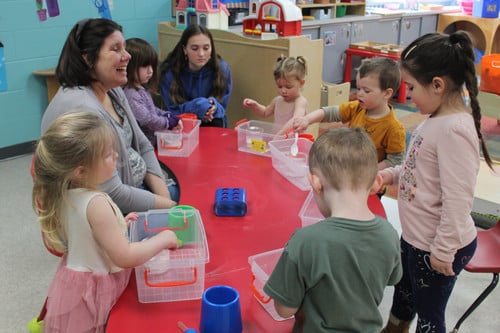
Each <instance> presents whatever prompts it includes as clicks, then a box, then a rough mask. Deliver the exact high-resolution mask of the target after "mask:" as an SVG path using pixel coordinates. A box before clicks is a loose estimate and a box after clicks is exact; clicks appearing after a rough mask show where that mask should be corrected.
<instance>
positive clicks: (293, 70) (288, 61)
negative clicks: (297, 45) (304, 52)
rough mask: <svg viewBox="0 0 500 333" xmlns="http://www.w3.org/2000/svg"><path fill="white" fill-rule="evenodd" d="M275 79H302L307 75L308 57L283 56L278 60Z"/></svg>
mask: <svg viewBox="0 0 500 333" xmlns="http://www.w3.org/2000/svg"><path fill="white" fill-rule="evenodd" d="M273 75H274V79H275V80H278V79H285V80H290V79H296V80H298V81H302V80H304V79H305V77H306V75H307V65H306V59H304V57H302V56H298V57H296V58H295V57H285V56H281V57H279V58H278V60H277V61H276V65H274V71H273Z"/></svg>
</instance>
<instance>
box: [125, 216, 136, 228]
mask: <svg viewBox="0 0 500 333" xmlns="http://www.w3.org/2000/svg"><path fill="white" fill-rule="evenodd" d="M138 218H139V215H138V214H137V213H136V212H132V213H128V214H127V215H126V216H125V223H127V228H128V227H129V226H130V223H132V221H137V219H138Z"/></svg>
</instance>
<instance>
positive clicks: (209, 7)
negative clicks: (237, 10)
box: [175, 0, 229, 30]
mask: <svg viewBox="0 0 500 333" xmlns="http://www.w3.org/2000/svg"><path fill="white" fill-rule="evenodd" d="M228 17H229V11H228V9H227V7H226V5H225V4H223V3H222V2H221V1H219V0H179V3H178V5H177V7H175V23H176V28H177V29H185V28H186V27H187V26H189V25H190V24H194V23H195V24H199V25H201V26H204V27H206V28H208V29H221V30H227V28H228Z"/></svg>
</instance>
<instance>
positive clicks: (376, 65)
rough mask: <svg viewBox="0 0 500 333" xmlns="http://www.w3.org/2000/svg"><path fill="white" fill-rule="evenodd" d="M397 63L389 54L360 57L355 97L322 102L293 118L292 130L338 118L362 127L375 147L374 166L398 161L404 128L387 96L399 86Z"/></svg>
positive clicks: (403, 148) (401, 155)
mask: <svg viewBox="0 0 500 333" xmlns="http://www.w3.org/2000/svg"><path fill="white" fill-rule="evenodd" d="M400 82H401V74H400V71H399V66H398V63H397V62H396V61H394V60H392V59H389V58H383V57H376V58H368V59H364V60H363V61H362V62H361V66H360V67H359V69H358V74H357V75H356V85H357V100H355V101H349V102H347V103H343V104H340V105H332V106H325V107H322V108H321V109H318V110H315V111H312V112H311V113H308V114H307V115H305V116H304V117H297V118H295V119H294V120H293V128H294V129H295V130H296V131H304V130H305V129H307V127H308V126H309V125H310V124H312V123H317V122H342V123H349V127H362V128H364V129H365V130H366V132H367V133H368V134H369V135H370V137H371V139H372V140H373V142H374V144H375V148H376V149H377V158H378V169H379V170H382V169H385V168H387V167H392V166H395V165H399V164H401V161H402V159H403V154H404V152H405V143H406V132H405V129H404V127H403V125H402V124H401V123H400V122H399V120H398V119H397V118H396V115H395V113H394V108H393V107H392V105H390V104H389V100H390V99H391V98H392V96H393V95H394V92H395V91H396V89H397V88H398V87H399V84H400Z"/></svg>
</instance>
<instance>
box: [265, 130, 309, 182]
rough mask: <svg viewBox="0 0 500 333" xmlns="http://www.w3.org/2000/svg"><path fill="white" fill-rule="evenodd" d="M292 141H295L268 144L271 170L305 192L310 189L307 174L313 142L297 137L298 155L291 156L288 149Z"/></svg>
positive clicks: (287, 140) (275, 141)
mask: <svg viewBox="0 0 500 333" xmlns="http://www.w3.org/2000/svg"><path fill="white" fill-rule="evenodd" d="M294 141H295V139H284V140H273V141H271V142H269V148H270V149H271V157H272V159H273V168H274V169H275V170H276V171H278V172H279V173H280V174H281V175H282V176H283V177H285V178H286V179H287V180H288V181H289V182H290V183H292V184H293V185H295V186H297V187H298V188H299V189H301V190H302V191H306V190H309V189H310V188H311V185H310V184H309V180H308V178H307V175H308V173H309V164H308V160H309V150H310V149H311V146H312V145H313V142H311V141H310V140H307V139H304V138H300V137H299V138H298V139H297V146H298V147H299V153H298V154H297V155H296V156H293V155H291V154H290V147H291V146H292V144H293V143H294Z"/></svg>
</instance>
